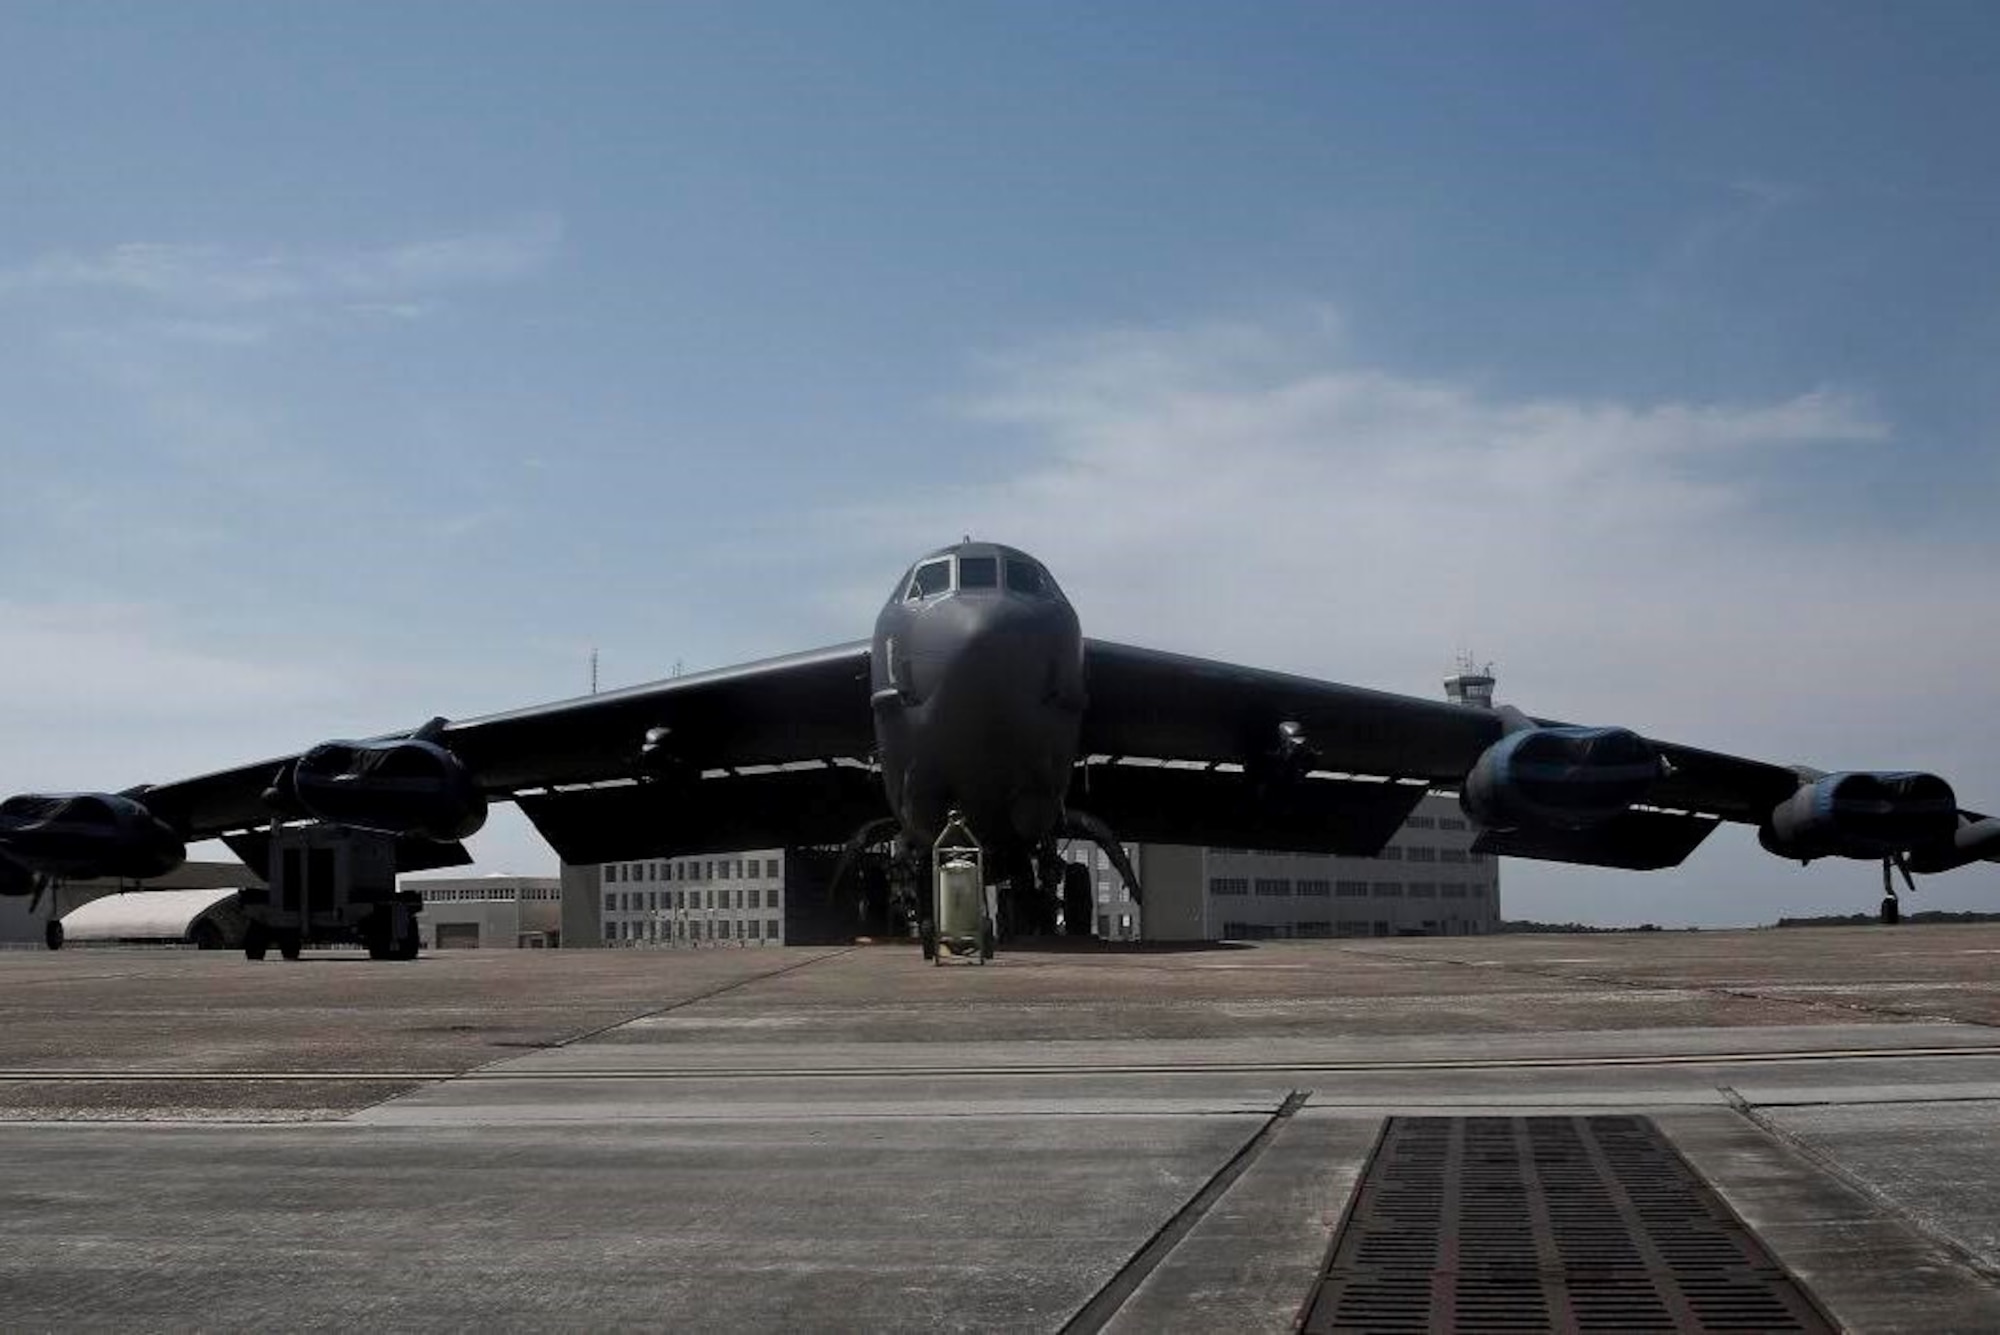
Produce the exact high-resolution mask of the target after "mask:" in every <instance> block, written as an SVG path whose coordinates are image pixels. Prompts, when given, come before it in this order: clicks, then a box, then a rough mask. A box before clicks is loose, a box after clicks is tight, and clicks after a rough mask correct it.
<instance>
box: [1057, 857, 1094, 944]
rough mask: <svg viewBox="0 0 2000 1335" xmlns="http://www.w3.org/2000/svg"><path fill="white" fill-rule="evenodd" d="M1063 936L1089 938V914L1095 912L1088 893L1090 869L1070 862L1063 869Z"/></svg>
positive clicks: (1078, 863) (1079, 863)
mask: <svg viewBox="0 0 2000 1335" xmlns="http://www.w3.org/2000/svg"><path fill="white" fill-rule="evenodd" d="M1062 902H1063V934H1064V935H1065V936H1089V935H1090V934H1091V930H1090V929H1091V922H1090V919H1091V914H1092V913H1093V912H1095V911H1096V905H1095V904H1094V903H1093V901H1092V896H1091V893H1090V868H1088V867H1086V866H1084V865H1083V864H1082V863H1081V862H1072V863H1070V864H1069V865H1068V866H1067V867H1064V868H1063V885H1062Z"/></svg>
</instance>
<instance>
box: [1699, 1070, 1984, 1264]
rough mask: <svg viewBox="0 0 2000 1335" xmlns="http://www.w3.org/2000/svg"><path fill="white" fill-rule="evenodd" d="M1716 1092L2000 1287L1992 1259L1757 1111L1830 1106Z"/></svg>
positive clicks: (1722, 1088) (1800, 1153)
mask: <svg viewBox="0 0 2000 1335" xmlns="http://www.w3.org/2000/svg"><path fill="white" fill-rule="evenodd" d="M1718 1092H1719V1093H1721V1094H1722V1096H1723V1098H1724V1099H1725V1100H1726V1101H1727V1102H1728V1104H1729V1107H1730V1109H1731V1110H1732V1111H1733V1112H1735V1113H1736V1114H1737V1116H1739V1117H1741V1118H1742V1119H1743V1120H1744V1121H1745V1122H1748V1123H1749V1124H1750V1125H1751V1126H1754V1127H1755V1128H1757V1130H1758V1131H1760V1132H1762V1133H1763V1134H1764V1135H1767V1136H1769V1137H1770V1138H1771V1139H1773V1140H1775V1141H1777V1142H1778V1143H1779V1144H1780V1145H1783V1146H1784V1147H1785V1148H1786V1149H1787V1150H1789V1151H1791V1152H1792V1153H1793V1154H1795V1155H1797V1156H1798V1157H1799V1158H1801V1159H1803V1160H1805V1161H1806V1162H1807V1163H1809V1164H1811V1165H1812V1166H1813V1168H1814V1169H1816V1170H1817V1171H1819V1172H1821V1173H1824V1174H1826V1175H1827V1176H1828V1177H1830V1178H1832V1179H1833V1180H1834V1181H1836V1182H1838V1183H1840V1184H1841V1185H1842V1186H1844V1187H1846V1188H1847V1189H1848V1190H1850V1191H1852V1192H1855V1193H1856V1194H1857V1195H1860V1196H1862V1197H1863V1198H1865V1199H1866V1200H1867V1201H1869V1202H1870V1203H1871V1204H1872V1205H1874V1206H1875V1207H1876V1208H1877V1209H1879V1210H1881V1211H1883V1212H1884V1213H1885V1214H1887V1215H1889V1216H1891V1217H1893V1218H1894V1219H1895V1220H1896V1222H1897V1223H1899V1224H1901V1225H1902V1226H1904V1227H1905V1228H1908V1229H1909V1230H1911V1231H1912V1232H1914V1233H1916V1234H1917V1235H1918V1236H1920V1237H1922V1238H1923V1239H1924V1240H1925V1241H1926V1242H1928V1243H1930V1244H1931V1245H1932V1246H1934V1247H1936V1248H1938V1249H1939V1250H1940V1251H1942V1252H1944V1253H1945V1255H1947V1256H1948V1257H1950V1258H1951V1260H1952V1261H1954V1262H1956V1263H1957V1264H1959V1265H1962V1266H1964V1267H1965V1268H1966V1269H1967V1270H1969V1271H1971V1272H1972V1273H1973V1274H1975V1275H1978V1276H1979V1277H1980V1278H1981V1279H1983V1280H1985V1281H1986V1282H1987V1283H1988V1284H1991V1285H1995V1286H2000V1264H1995V1262H1994V1261H1993V1260H1992V1259H1990V1258H1988V1257H1985V1256H1982V1255H1980V1254H1979V1253H1978V1252H1975V1251H1973V1250H1972V1249H1970V1248H1968V1247H1966V1246H1965V1245H1964V1244H1962V1243H1961V1242H1959V1241H1958V1239H1956V1238H1954V1237H1952V1236H1951V1235H1950V1234H1948V1233H1944V1232H1942V1231H1940V1230H1939V1229H1937V1228H1935V1227H1934V1226H1933V1225H1932V1224H1931V1222H1930V1221H1929V1220H1927V1219H1925V1218H1923V1217H1922V1216H1920V1215H1919V1214H1916V1213H1914V1212H1912V1211H1911V1210H1909V1209H1907V1208H1905V1206H1904V1205H1903V1203H1902V1202H1900V1201H1898V1200H1896V1199H1894V1198H1893V1197H1891V1196H1889V1195H1888V1194H1886V1193H1885V1192H1883V1191H1881V1190H1879V1189H1878V1188H1877V1187H1876V1186H1875V1185H1874V1184H1873V1183H1871V1182H1869V1181H1868V1180H1867V1179H1866V1178H1864V1177H1861V1176H1859V1175H1857V1174H1855V1173H1852V1172H1849V1171H1848V1169H1847V1167H1846V1165H1844V1164H1842V1163H1840V1162H1839V1161H1838V1160H1836V1159H1833V1158H1830V1157H1828V1156H1827V1155H1824V1154H1821V1153H1820V1152H1819V1151H1818V1150H1817V1149H1816V1148H1814V1147H1813V1146H1812V1145H1811V1144H1809V1143H1807V1142H1806V1141H1804V1140H1801V1139H1800V1138H1799V1137H1798V1136H1795V1135H1793V1134H1792V1131H1791V1129H1790V1128H1789V1127H1787V1126H1785V1125H1784V1124H1783V1123H1782V1122H1778V1121H1775V1120H1773V1119H1772V1118H1769V1117H1766V1116H1764V1115H1763V1114H1762V1113H1761V1112H1759V1109H1760V1108H1767V1107H1768V1108H1772V1109H1774V1110H1775V1109H1778V1108H1783V1107H1824V1106H1829V1105H1826V1104H1814V1103H1803V1102H1802V1103H1799V1104H1780V1103H1752V1102H1751V1101H1750V1100H1748V1099H1746V1098H1744V1097H1743V1095H1742V1094H1741V1093H1739V1092H1737V1091H1736V1090H1735V1089H1733V1088H1731V1087H1730V1086H1728V1085H1723V1086H1720V1087H1719V1089H1718ZM1879 1102H1882V1103H1888V1102H1891V1100H1886V1099H1885V1100H1879ZM1894 1102H1902V1103H1973V1102H1978V1103H1986V1102H2000V1100H1992V1099H1935V1098H1933V1099H1923V1098H1914V1099H1907V1100H1894ZM1837 1106H1842V1107H1853V1106H1860V1105H1858V1104H1857V1103H1855V1102H1854V1101H1852V1100H1846V1101H1843V1102H1842V1103H1841V1104H1840V1105H1837Z"/></svg>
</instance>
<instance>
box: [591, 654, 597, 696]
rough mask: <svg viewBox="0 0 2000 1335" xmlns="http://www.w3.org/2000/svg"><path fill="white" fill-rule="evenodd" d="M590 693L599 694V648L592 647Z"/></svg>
mask: <svg viewBox="0 0 2000 1335" xmlns="http://www.w3.org/2000/svg"><path fill="white" fill-rule="evenodd" d="M590 693H591V694H592V695H596V694H597V646H596V645H594V644H593V645H591V646H590Z"/></svg>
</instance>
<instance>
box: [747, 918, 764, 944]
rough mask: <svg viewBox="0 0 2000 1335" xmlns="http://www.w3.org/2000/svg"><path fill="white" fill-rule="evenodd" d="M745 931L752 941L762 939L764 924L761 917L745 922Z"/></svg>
mask: <svg viewBox="0 0 2000 1335" xmlns="http://www.w3.org/2000/svg"><path fill="white" fill-rule="evenodd" d="M743 931H744V934H745V935H746V936H748V937H749V938H750V939H751V940H752V941H761V940H762V939H763V937H764V924H763V923H762V922H761V921H760V920H759V919H756V918H752V919H750V921H748V922H746V923H744V924H743Z"/></svg>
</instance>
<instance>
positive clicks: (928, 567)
mask: <svg viewBox="0 0 2000 1335" xmlns="http://www.w3.org/2000/svg"><path fill="white" fill-rule="evenodd" d="M949 592H951V561H950V560H949V559H946V560H941V561H926V562H924V563H923V564H922V565H920V566H918V567H917V568H916V570H915V571H914V572H913V573H912V574H911V576H910V588H909V591H908V592H907V593H905V594H904V595H903V597H904V598H905V599H908V600H909V601H912V602H914V601H916V600H917V599H919V598H929V597H931V596H932V595H933V594H939V593H949Z"/></svg>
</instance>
